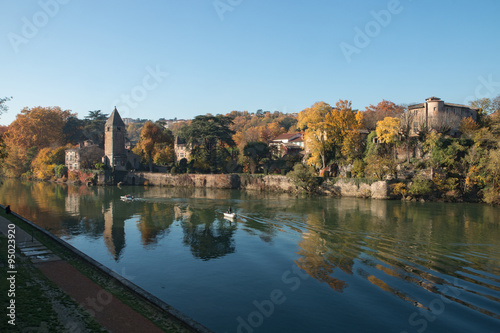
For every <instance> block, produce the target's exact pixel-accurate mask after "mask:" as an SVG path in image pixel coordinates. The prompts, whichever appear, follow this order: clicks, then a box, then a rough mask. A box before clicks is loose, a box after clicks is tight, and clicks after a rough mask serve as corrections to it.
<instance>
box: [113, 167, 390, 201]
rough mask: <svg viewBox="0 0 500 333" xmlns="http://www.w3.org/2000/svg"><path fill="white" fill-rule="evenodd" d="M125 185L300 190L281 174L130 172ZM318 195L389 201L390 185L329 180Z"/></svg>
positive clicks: (383, 182)
mask: <svg viewBox="0 0 500 333" xmlns="http://www.w3.org/2000/svg"><path fill="white" fill-rule="evenodd" d="M122 182H123V183H124V184H128V185H153V186H168V187H194V188H220V189H239V190H257V191H269V192H287V193H294V192H297V191H298V189H297V187H296V186H295V185H294V184H293V182H292V180H291V179H290V178H288V177H286V176H278V175H267V176H264V175H246V174H219V175H199V174H182V175H172V174H168V173H151V172H130V173H128V174H126V175H125V176H124V177H123V180H122ZM318 193H319V194H323V195H329V196H345V197H358V198H372V199H387V198H388V185H387V182H386V181H377V182H374V183H368V182H364V181H360V180H353V179H326V180H324V181H323V183H322V184H321V185H320V186H319V187H318Z"/></svg>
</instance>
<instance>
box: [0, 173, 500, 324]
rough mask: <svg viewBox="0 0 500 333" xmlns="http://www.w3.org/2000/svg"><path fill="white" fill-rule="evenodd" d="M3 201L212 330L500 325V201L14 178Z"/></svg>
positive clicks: (0, 195) (1, 193) (1, 188)
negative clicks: (227, 215)
mask: <svg viewBox="0 0 500 333" xmlns="http://www.w3.org/2000/svg"><path fill="white" fill-rule="evenodd" d="M127 193H131V194H133V195H135V196H136V197H137V198H139V199H138V200H136V201H134V202H122V201H120V195H125V194H127ZM0 203H2V204H4V205H5V204H10V205H11V208H12V210H14V211H15V212H17V213H19V214H21V215H23V216H25V217H26V218H28V219H29V220H31V221H33V222H35V223H37V224H38V225H40V226H41V227H43V228H45V229H47V230H49V231H50V232H52V233H53V234H55V235H57V236H59V237H61V238H62V239H64V240H65V241H67V242H68V243H70V244H72V245H73V246H75V247H76V248H78V249H80V250H81V251H83V252H84V253H86V254H88V255H89V256H91V257H92V258H94V259H96V260H97V261H99V262H101V263H103V264H104V265H106V266H108V267H109V268H111V269H113V270H115V271H116V272H118V273H119V274H121V275H123V276H125V277H126V278H128V279H129V280H131V281H132V282H134V283H135V284H137V285H139V286H141V287H142V288H144V289H145V290H147V291H149V292H151V293H152V294H154V295H155V296H157V297H159V298H160V299H162V300H164V301H165V302H167V303H169V304H171V305H172V306H174V307H176V308H177V309H179V310H180V311H182V312H184V313H186V314H187V315H189V316H191V317H192V318H194V319H195V320H197V321H199V322H200V323H202V324H203V325H205V326H207V327H209V328H210V329H212V330H214V331H215V332H244V333H251V332H273V333H274V332H408V333H409V332H419V333H422V332H445V331H447V332H499V331H500V208H498V207H490V206H486V205H479V204H441V203H425V204H421V203H405V202H400V201H376V200H362V199H350V198H342V199H334V198H325V197H295V196H290V195H276V194H262V193H252V192H240V191H225V190H207V189H171V188H159V187H156V188H142V187H125V188H121V189H120V188H117V187H98V188H96V187H94V188H88V187H77V186H65V185H56V184H48V183H21V182H19V181H13V180H4V181H3V183H2V185H0ZM229 206H231V207H233V209H236V211H237V212H238V214H239V217H238V218H237V219H236V221H234V222H231V221H228V220H225V219H224V218H223V214H222V213H223V212H224V211H225V210H226V209H227V208H228V207H229Z"/></svg>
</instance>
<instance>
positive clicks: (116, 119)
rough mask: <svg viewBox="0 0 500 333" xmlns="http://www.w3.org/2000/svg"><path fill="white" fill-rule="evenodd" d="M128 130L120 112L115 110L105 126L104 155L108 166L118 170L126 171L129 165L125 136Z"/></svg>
mask: <svg viewBox="0 0 500 333" xmlns="http://www.w3.org/2000/svg"><path fill="white" fill-rule="evenodd" d="M126 133H127V129H126V127H125V123H124V122H123V120H122V118H121V117H120V114H119V113H118V110H116V106H115V109H114V110H113V112H112V113H111V116H110V117H109V119H108V120H107V121H106V124H105V125H104V154H105V155H106V158H107V162H108V165H109V166H111V167H116V168H118V169H124V168H125V164H126V163H127V151H126V149H125V135H126Z"/></svg>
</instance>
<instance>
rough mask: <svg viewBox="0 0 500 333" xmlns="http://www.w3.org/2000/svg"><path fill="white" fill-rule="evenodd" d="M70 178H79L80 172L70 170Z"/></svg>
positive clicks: (72, 179) (73, 179)
mask: <svg viewBox="0 0 500 333" xmlns="http://www.w3.org/2000/svg"><path fill="white" fill-rule="evenodd" d="M68 180H71V181H75V180H79V175H78V172H76V171H69V172H68Z"/></svg>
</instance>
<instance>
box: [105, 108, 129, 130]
mask: <svg viewBox="0 0 500 333" xmlns="http://www.w3.org/2000/svg"><path fill="white" fill-rule="evenodd" d="M106 126H123V127H125V123H124V122H123V120H122V117H120V114H119V113H118V110H117V109H116V106H115V109H114V110H113V112H112V113H111V116H109V118H108V120H107V121H106Z"/></svg>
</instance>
